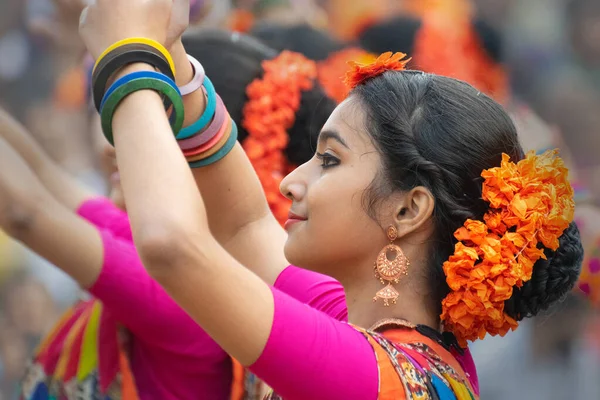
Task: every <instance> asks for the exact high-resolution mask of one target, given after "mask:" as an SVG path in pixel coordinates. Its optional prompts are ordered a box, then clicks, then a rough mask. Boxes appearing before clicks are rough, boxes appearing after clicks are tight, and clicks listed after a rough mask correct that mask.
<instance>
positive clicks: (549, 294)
mask: <svg viewBox="0 0 600 400" xmlns="http://www.w3.org/2000/svg"><path fill="white" fill-rule="evenodd" d="M559 243H560V246H559V248H558V249H557V250H556V251H552V250H548V249H546V250H545V251H544V253H545V255H546V257H547V260H544V259H539V260H538V261H537V262H536V263H535V265H534V266H533V275H532V277H531V280H529V281H527V282H525V283H524V284H523V287H521V288H520V289H519V288H516V287H515V288H514V291H513V295H512V296H511V298H510V299H508V300H507V301H506V302H505V303H504V307H505V308H504V312H506V314H508V315H509V316H511V317H512V318H514V319H516V320H517V321H520V320H522V319H523V318H527V317H533V316H535V315H537V314H539V313H540V312H542V311H545V310H547V309H548V308H550V307H551V306H552V305H554V304H555V303H557V302H559V301H561V300H563V299H564V298H565V297H566V296H567V294H568V293H569V292H570V291H571V290H572V289H573V287H574V286H575V284H576V283H577V279H578V278H579V273H580V272H581V266H582V263H583V246H582V244H581V237H580V235H579V229H578V228H577V225H575V223H574V222H572V223H571V224H570V225H569V227H568V228H567V229H566V230H565V231H564V233H563V234H562V236H560V238H559Z"/></svg>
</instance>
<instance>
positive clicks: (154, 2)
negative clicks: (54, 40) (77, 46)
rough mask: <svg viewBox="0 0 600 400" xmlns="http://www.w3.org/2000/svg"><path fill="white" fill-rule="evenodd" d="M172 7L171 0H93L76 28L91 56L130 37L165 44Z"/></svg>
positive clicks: (174, 30) (95, 56)
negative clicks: (143, 38)
mask: <svg viewBox="0 0 600 400" xmlns="http://www.w3.org/2000/svg"><path fill="white" fill-rule="evenodd" d="M187 1H189V0H185V2H187ZM177 2H178V1H176V3H177ZM172 8H173V0H95V1H93V2H91V4H90V5H89V6H87V7H86V8H85V9H84V10H83V12H82V14H81V18H80V22H79V32H80V34H81V37H82V39H83V41H84V43H85V45H86V47H87V49H88V51H89V52H90V54H91V55H92V57H94V59H97V58H98V57H99V56H100V55H101V54H102V52H103V51H104V50H106V49H107V48H108V47H109V46H111V45H112V44H113V43H115V42H118V41H119V40H122V39H127V38H131V37H145V38H148V39H153V40H156V41H157V42H159V43H161V44H163V45H168V43H167V37H168V31H169V25H170V20H171V12H172ZM188 12H189V11H188ZM177 26H179V24H177ZM178 29H179V28H178ZM173 32H177V30H176V29H173Z"/></svg>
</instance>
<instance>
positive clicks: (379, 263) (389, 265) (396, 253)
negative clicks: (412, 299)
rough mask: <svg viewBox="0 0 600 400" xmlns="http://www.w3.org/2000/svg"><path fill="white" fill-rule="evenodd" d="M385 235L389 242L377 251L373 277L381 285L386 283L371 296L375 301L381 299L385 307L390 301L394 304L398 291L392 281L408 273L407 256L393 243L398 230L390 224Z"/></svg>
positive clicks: (396, 280)
mask: <svg viewBox="0 0 600 400" xmlns="http://www.w3.org/2000/svg"><path fill="white" fill-rule="evenodd" d="M387 236H388V239H389V240H390V244H388V245H387V246H385V247H384V248H383V249H382V250H381V251H380V252H379V255H378V256H377V260H376V261H375V268H374V270H375V278H377V279H378V280H379V281H381V284H382V285H386V282H387V285H386V286H385V287H384V288H383V289H381V290H379V291H378V292H377V293H376V294H375V297H373V302H376V301H377V299H382V300H383V305H384V306H386V307H388V306H389V305H390V301H391V302H392V304H396V300H397V299H398V296H400V293H398V291H397V290H396V288H394V287H393V286H392V283H399V282H400V278H401V277H402V276H406V275H408V267H409V265H410V262H409V261H408V258H407V257H406V256H405V255H404V252H403V251H402V249H401V248H400V246H397V245H395V244H394V240H396V239H397V238H398V230H397V229H396V227H395V226H393V225H390V226H389V227H388V229H387ZM390 257H393V258H390Z"/></svg>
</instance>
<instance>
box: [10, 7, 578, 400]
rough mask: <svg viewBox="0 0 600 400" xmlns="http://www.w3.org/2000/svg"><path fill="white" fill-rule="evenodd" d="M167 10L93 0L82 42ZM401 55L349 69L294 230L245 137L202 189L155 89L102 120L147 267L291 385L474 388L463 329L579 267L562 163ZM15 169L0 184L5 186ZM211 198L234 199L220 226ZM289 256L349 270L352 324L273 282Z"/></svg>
mask: <svg viewBox="0 0 600 400" xmlns="http://www.w3.org/2000/svg"><path fill="white" fill-rule="evenodd" d="M171 7H172V2H171V1H167V0H152V1H147V0H145V1H142V0H127V1H125V0H112V1H110V0H99V1H97V2H95V3H93V4H92V5H90V6H89V7H88V9H87V11H86V12H85V15H84V17H83V18H82V25H81V32H82V35H83V38H84V40H85V42H86V45H87V47H88V50H89V51H90V53H91V54H92V55H93V56H94V57H96V58H98V57H100V56H101V55H102V53H103V52H104V51H105V50H106V49H107V48H109V47H110V46H112V45H113V44H114V43H117V42H118V41H120V40H122V39H126V38H130V37H146V38H150V39H153V40H155V41H156V42H159V43H163V44H166V45H167V46H169V45H170V43H169V39H167V38H168V37H169V35H168V34H167V27H168V25H169V21H170V20H172V18H171V12H170V11H171ZM125 16H127V20H128V24H127V26H126V27H125V26H123V24H122V23H121V21H122V20H123V18H125ZM405 63H406V62H405V61H402V55H394V56H392V55H391V54H386V55H383V56H381V57H380V58H379V59H378V60H377V61H376V62H375V63H374V64H372V65H369V66H355V67H354V70H353V71H352V73H351V74H350V75H349V82H350V84H351V86H352V87H353V90H352V92H351V94H350V96H349V97H348V99H347V100H346V101H344V102H343V103H342V104H341V105H339V106H338V108H336V110H335V111H334V112H333V114H332V116H331V117H330V119H329V120H328V121H327V123H326V124H325V126H324V128H323V130H322V131H321V134H320V136H319V140H318V145H317V152H316V154H315V156H314V157H313V158H312V159H311V160H310V161H308V162H307V163H305V164H303V165H302V166H300V167H299V168H298V169H296V170H295V171H294V172H293V173H291V174H290V175H289V176H287V177H286V178H285V179H284V181H283V182H282V184H281V188H282V193H284V194H285V195H286V196H288V197H289V198H290V199H292V200H293V205H292V212H290V215H289V219H288V221H287V222H286V224H285V228H286V230H287V234H286V233H285V232H284V231H283V230H282V229H281V228H280V226H279V224H278V223H277V222H276V220H275V219H274V218H273V217H272V215H270V213H269V212H268V206H267V204H266V201H265V199H264V197H263V196H262V194H261V191H260V185H259V183H258V181H257V179H256V177H255V175H254V172H253V170H252V168H251V166H250V164H249V163H248V161H247V158H246V156H245V154H244V153H243V152H242V151H241V150H240V149H239V148H238V147H237V146H234V147H233V148H232V149H231V151H229V152H227V155H225V156H224V157H223V158H222V159H221V160H220V161H219V162H218V163H215V164H214V165H211V166H209V167H207V168H206V170H205V171H204V173H205V176H211V178H212V179H213V180H212V181H210V183H211V185H204V186H202V185H200V191H201V195H200V193H198V191H197V187H196V185H195V184H194V176H193V175H192V174H191V173H190V170H189V167H188V165H187V163H186V160H185V158H184V157H183V156H182V154H181V150H180V149H179V146H178V143H177V141H176V140H175V139H174V137H173V132H172V129H171V128H170V126H169V125H170V121H169V118H168V117H167V114H166V113H165V112H164V105H163V103H162V101H161V97H160V96H159V95H157V94H156V93H155V92H153V91H150V90H139V91H135V92H134V93H132V94H130V95H128V96H125V97H123V99H122V101H121V103H120V105H119V107H118V109H117V110H116V111H115V113H114V114H113V115H112V117H113V119H112V121H111V123H110V126H106V129H110V130H112V133H113V135H114V140H115V148H116V153H117V157H118V159H119V167H120V171H121V176H122V183H123V189H124V194H125V199H126V202H127V207H128V213H129V216H130V219H131V225H132V233H133V238H134V241H135V243H136V246H137V248H138V251H139V254H140V257H141V258H142V260H143V261H144V266H145V267H146V269H147V270H148V272H149V273H150V275H151V276H152V277H154V278H155V279H156V280H157V281H158V282H159V283H160V284H161V285H162V286H163V287H164V288H165V290H166V291H167V292H168V293H169V294H170V295H171V296H172V297H173V299H174V300H175V301H176V302H177V303H178V304H179V305H180V306H181V307H182V308H183V309H185V310H186V311H187V312H188V313H189V315H190V316H191V317H192V318H193V319H194V320H195V321H196V322H197V323H198V324H199V325H200V326H202V327H203V328H204V329H205V330H206V332H207V333H208V334H209V335H210V336H211V337H213V338H214V339H215V340H216V342H217V343H219V345H220V346H221V347H222V348H223V349H224V350H226V351H227V352H228V353H229V354H230V355H232V356H233V357H235V358H236V359H238V360H239V361H240V362H241V363H243V364H244V365H247V366H249V368H250V369H251V370H252V371H253V372H254V373H256V374H257V375H258V376H259V377H260V378H262V379H264V380H265V381H266V382H267V383H268V384H269V385H270V386H271V387H272V388H273V389H274V391H275V392H276V393H278V394H279V395H280V396H281V397H283V398H286V399H309V398H310V399H320V398H323V399H325V398H336V399H337V398H339V399H376V398H378V399H392V398H393V399H397V398H411V397H412V398H436V397H437V398H441V399H453V398H457V399H461V400H462V399H469V398H476V397H478V396H477V388H476V385H475V384H474V383H475V379H474V378H475V376H474V375H475V370H474V367H473V366H472V365H468V363H465V362H464V361H465V360H464V359H462V357H461V352H462V348H463V347H464V346H465V345H466V343H467V341H468V340H475V339H477V338H481V337H484V336H485V335H486V333H490V334H494V335H495V334H505V333H506V332H507V331H508V330H510V329H515V328H516V327H517V325H518V321H519V320H521V319H522V318H525V317H529V316H533V315H536V314H537V313H538V312H540V311H541V310H543V309H546V308H547V307H549V306H550V305H552V304H553V303H555V302H556V301H558V300H560V299H561V298H562V296H564V294H565V293H567V292H568V291H569V290H570V289H571V288H572V287H573V285H574V284H575V282H576V280H577V276H578V274H579V269H580V267H581V259H582V255H583V251H582V249H581V243H580V239H579V233H578V231H577V228H576V226H575V225H574V224H573V223H572V220H573V208H574V207H573V190H572V188H571V187H570V185H569V183H568V181H567V177H566V169H565V168H564V165H563V163H562V161H561V160H560V159H559V158H558V157H557V156H556V154H554V153H552V152H548V153H545V154H544V155H541V156H536V155H534V154H528V155H525V154H523V151H522V149H521V147H520V145H519V142H518V139H517V135H516V132H515V128H514V125H513V124H512V122H511V120H510V118H509V117H508V115H507V114H506V112H505V111H504V110H503V109H502V107H501V106H499V105H498V104H497V103H496V102H494V101H493V100H491V99H490V98H489V97H487V96H485V95H483V94H481V93H480V92H479V91H477V90H475V89H473V88H472V87H471V86H469V85H468V84H465V83H463V82H460V81H457V80H453V79H450V78H444V77H440V76H436V75H430V74H424V73H421V72H417V71H406V70H404V65H405ZM142 71H144V73H151V74H155V73H156V72H153V71H154V68H153V67H152V66H151V65H148V64H144V63H134V64H131V65H130V66H128V67H126V68H124V69H123V70H120V71H119V72H118V73H117V75H116V76H115V78H117V79H120V78H124V77H127V75H128V74H131V73H134V72H142ZM118 82H122V81H118ZM194 99H195V100H196V101H195V102H193V103H192V102H191V101H188V102H187V103H186V115H188V113H189V115H191V116H198V115H201V114H203V112H204V109H205V107H206V104H208V105H209V106H210V102H207V101H206V99H205V98H204V96H203V94H202V92H197V94H196V95H195V96H192V97H190V98H189V99H188V100H194ZM173 100H174V101H175V102H176V103H174V104H178V103H177V99H176V98H175V97H173ZM142 132H143V135H142V134H141V133H142ZM105 133H106V132H105ZM141 166H143V168H142V167H141ZM211 173H213V175H210V174H211ZM149 177H150V179H149ZM196 178H198V175H196ZM18 184H19V182H18V180H17V179H15V178H14V177H11V176H8V177H3V179H2V181H0V185H1V186H2V190H4V191H7V192H14V191H15V186H18ZM165 187H168V188H169V190H165ZM223 188H225V190H223ZM217 201H218V202H221V204H222V205H223V204H233V205H235V207H225V210H226V211H224V212H223V218H222V219H221V220H220V221H219V224H218V227H219V229H216V230H215V229H214V226H213V225H211V220H212V219H213V218H214V217H215V212H214V211H213V212H211V211H209V209H210V207H211V204H214V203H215V202H217ZM225 214H226V215H225ZM44 223H45V221H44V218H43V216H36V217H35V218H34V219H33V222H32V224H34V225H35V224H40V225H43V224H44ZM226 227H229V228H227V229H230V228H231V229H234V230H235V229H237V231H238V233H239V234H238V236H237V237H240V238H241V237H243V243H242V242H240V245H239V246H236V247H235V249H234V250H229V249H228V248H226V246H225V247H224V246H223V245H222V243H223V242H222V241H221V240H219V239H218V234H219V231H220V229H226ZM22 234H23V235H26V234H27V233H26V232H25V233H22ZM234 236H235V235H234ZM234 253H235V254H234ZM290 263H292V264H295V265H298V266H300V267H303V268H307V269H311V270H314V271H319V272H322V273H325V274H328V275H330V276H333V277H335V278H337V279H338V280H339V281H340V282H341V283H342V285H343V286H344V289H345V291H346V295H347V298H348V312H349V321H350V322H351V324H347V323H344V322H341V321H338V320H337V319H335V318H333V316H331V315H327V311H325V312H322V311H323V310H321V311H319V310H315V309H313V308H311V307H307V306H306V304H303V302H302V301H299V300H298V299H297V298H294V296H290V295H289V294H286V293H284V292H283V291H281V290H280V289H279V288H278V287H277V286H278V284H279V285H281V282H280V281H279V280H278V279H277V276H278V274H279V273H281V271H284V270H286V269H287V268H288V266H289V265H290ZM246 267H249V268H251V269H252V270H254V272H252V271H251V270H249V269H248V268H246ZM265 271H268V272H266V273H265ZM274 282H275V287H271V286H269V283H274ZM294 284H295V289H296V290H298V291H300V292H302V291H307V290H308V289H309V288H308V287H304V286H303V285H304V284H303V282H301V281H296V282H294ZM373 300H375V301H373ZM240 332H243V334H242V335H240ZM442 332H443V333H442ZM461 361H463V362H461ZM271 397H273V398H276V397H277V396H276V395H275V394H272V395H271Z"/></svg>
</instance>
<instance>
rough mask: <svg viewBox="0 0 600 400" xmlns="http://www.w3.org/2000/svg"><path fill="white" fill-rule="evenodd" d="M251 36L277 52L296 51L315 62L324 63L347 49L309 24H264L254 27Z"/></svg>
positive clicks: (343, 44)
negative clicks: (332, 55)
mask: <svg viewBox="0 0 600 400" xmlns="http://www.w3.org/2000/svg"><path fill="white" fill-rule="evenodd" d="M250 34H251V35H252V36H254V37H256V38H258V39H260V40H261V41H262V42H264V43H266V44H267V45H269V46H270V47H272V48H274V49H275V50H277V51H283V50H290V51H295V52H297V53H300V54H303V55H304V56H305V57H306V58H309V59H311V60H314V61H323V60H325V59H327V57H329V55H330V54H331V53H334V52H336V51H339V50H342V49H343V48H345V47H346V44H345V43H343V42H340V41H338V40H337V39H334V38H333V37H332V36H331V35H329V34H328V33H327V32H324V31H321V30H319V29H316V28H313V27H312V26H310V25H308V24H298V25H279V24H275V23H267V22H263V23H259V24H257V25H256V26H254V28H253V29H252V30H251V31H250Z"/></svg>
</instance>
